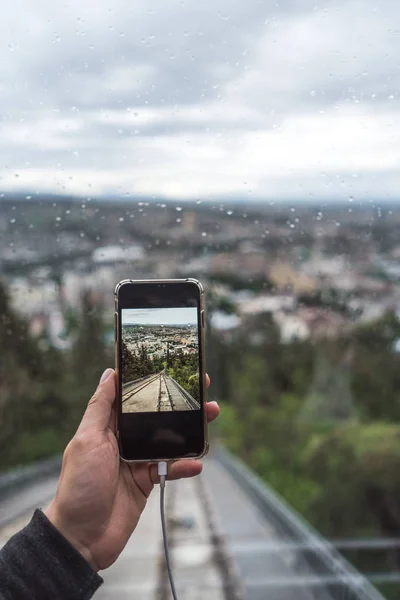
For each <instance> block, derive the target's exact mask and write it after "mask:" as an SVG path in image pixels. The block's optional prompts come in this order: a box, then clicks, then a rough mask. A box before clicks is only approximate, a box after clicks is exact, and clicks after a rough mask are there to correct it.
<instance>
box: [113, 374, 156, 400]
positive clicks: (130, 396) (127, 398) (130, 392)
mask: <svg viewBox="0 0 400 600" xmlns="http://www.w3.org/2000/svg"><path fill="white" fill-rule="evenodd" d="M158 378H161V373H157V375H155V376H154V377H152V376H150V379H148V381H145V382H144V381H143V385H138V387H136V388H135V389H134V390H132V391H129V392H127V394H124V395H123V398H122V403H124V402H126V401H127V400H129V399H130V398H132V396H134V395H135V394H137V393H138V392H140V391H142V390H143V389H144V388H146V387H147V386H148V385H150V384H151V383H153V382H154V381H156V380H157V379H158ZM128 394H129V395H128Z"/></svg>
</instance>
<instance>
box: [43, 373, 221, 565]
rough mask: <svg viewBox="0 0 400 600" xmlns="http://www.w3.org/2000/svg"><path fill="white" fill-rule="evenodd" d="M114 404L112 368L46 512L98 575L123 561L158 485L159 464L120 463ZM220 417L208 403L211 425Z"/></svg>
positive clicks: (195, 464) (185, 463)
mask: <svg viewBox="0 0 400 600" xmlns="http://www.w3.org/2000/svg"><path fill="white" fill-rule="evenodd" d="M209 383H210V380H209V378H208V376H207V386H208V385H209ZM114 400H115V373H114V371H113V369H107V371H105V372H104V374H103V376H102V378H101V380H100V383H99V386H98V388H97V390H96V392H95V394H94V396H93V397H92V399H91V400H90V402H89V404H88V407H87V409H86V412H85V414H84V416H83V418H82V421H81V424H80V425H79V427H78V430H77V432H76V434H75V436H74V437H73V438H72V440H71V441H70V443H69V444H68V446H67V448H66V449H65V452H64V457H63V463H62V469H61V475H60V480H59V482H58V488H57V493H56V496H55V498H54V500H53V501H52V503H51V505H50V506H49V508H48V509H47V510H46V513H45V514H46V515H47V517H48V518H49V519H50V521H51V522H52V523H53V525H54V526H55V527H56V528H57V529H58V530H59V531H60V532H61V533H62V534H63V535H64V537H66V538H67V539H68V540H69V541H70V542H71V544H72V545H73V546H74V547H75V548H76V549H77V550H78V551H79V552H80V553H81V554H82V555H83V556H84V557H85V558H86V559H87V560H88V561H89V562H90V564H91V565H92V567H93V568H94V569H95V570H96V571H99V570H101V569H106V568H107V567H109V566H110V565H112V563H113V562H114V561H115V560H116V559H117V558H118V556H119V555H120V553H121V552H122V550H123V549H124V547H125V544H126V543H127V541H128V540H129V538H130V536H131V534H132V532H133V531H134V529H135V527H136V525H137V523H138V521H139V518H140V515H141V513H142V511H143V509H144V507H145V505H146V500H147V498H148V496H149V494H150V492H151V490H152V489H153V486H154V484H155V483H157V482H158V480H159V478H158V474H157V465H156V464H154V463H137V464H128V463H125V462H122V461H120V458H119V450H118V443H117V439H116V437H115V433H114V431H115V407H114V408H113V404H114ZM218 413H219V407H218V404H217V403H216V402H210V403H208V404H207V418H208V421H209V422H210V421H213V420H214V419H215V418H216V417H217V416H218ZM201 469H202V465H201V463H200V461H198V460H180V461H176V462H174V463H171V464H169V471H168V477H167V478H168V479H180V478H182V477H193V476H194V475H198V474H199V473H200V472H201Z"/></svg>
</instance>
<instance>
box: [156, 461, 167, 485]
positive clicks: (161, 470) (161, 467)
mask: <svg viewBox="0 0 400 600" xmlns="http://www.w3.org/2000/svg"><path fill="white" fill-rule="evenodd" d="M167 473H168V466H167V463H166V462H165V460H164V461H162V462H159V463H158V475H159V477H160V486H161V487H162V488H163V487H165V478H166V476H167Z"/></svg>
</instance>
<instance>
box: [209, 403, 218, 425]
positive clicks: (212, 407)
mask: <svg viewBox="0 0 400 600" xmlns="http://www.w3.org/2000/svg"><path fill="white" fill-rule="evenodd" d="M219 410H220V409H219V406H218V404H217V402H208V403H207V406H206V412H207V423H211V422H212V421H214V419H216V418H217V417H218V415H219Z"/></svg>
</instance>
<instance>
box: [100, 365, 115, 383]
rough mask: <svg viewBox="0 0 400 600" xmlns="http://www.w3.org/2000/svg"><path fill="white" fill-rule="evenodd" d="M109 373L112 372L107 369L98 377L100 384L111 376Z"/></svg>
mask: <svg viewBox="0 0 400 600" xmlns="http://www.w3.org/2000/svg"><path fill="white" fill-rule="evenodd" d="M111 373H113V370H112V369H110V368H108V369H106V370H105V371H104V373H103V375H102V376H101V377H100V383H104V382H105V380H106V379H108V378H109V377H110V375H111Z"/></svg>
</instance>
